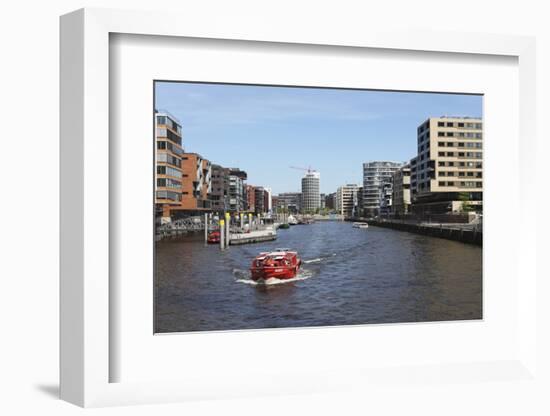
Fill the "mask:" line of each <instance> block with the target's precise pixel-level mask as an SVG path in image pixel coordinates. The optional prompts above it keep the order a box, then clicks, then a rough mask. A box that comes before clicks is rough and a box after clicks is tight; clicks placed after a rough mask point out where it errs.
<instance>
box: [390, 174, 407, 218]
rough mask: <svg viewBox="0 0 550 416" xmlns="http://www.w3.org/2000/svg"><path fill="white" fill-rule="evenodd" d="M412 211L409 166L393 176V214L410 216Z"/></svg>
mask: <svg viewBox="0 0 550 416" xmlns="http://www.w3.org/2000/svg"><path fill="white" fill-rule="evenodd" d="M410 210H411V165H410V164H407V165H405V166H403V167H402V168H400V169H398V170H396V171H395V172H394V174H393V195H392V204H391V212H392V214H408V213H409V212H410Z"/></svg>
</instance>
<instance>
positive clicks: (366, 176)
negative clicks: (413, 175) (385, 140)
mask: <svg viewBox="0 0 550 416" xmlns="http://www.w3.org/2000/svg"><path fill="white" fill-rule="evenodd" d="M402 166H403V163H400V162H389V161H374V162H366V163H363V211H364V215H366V216H369V217H370V216H376V215H379V214H380V210H381V209H383V210H387V209H388V204H390V205H391V193H392V191H391V190H392V188H391V183H392V179H393V174H394V172H395V171H396V170H398V169H399V168H401V167H402ZM388 196H389V200H388Z"/></svg>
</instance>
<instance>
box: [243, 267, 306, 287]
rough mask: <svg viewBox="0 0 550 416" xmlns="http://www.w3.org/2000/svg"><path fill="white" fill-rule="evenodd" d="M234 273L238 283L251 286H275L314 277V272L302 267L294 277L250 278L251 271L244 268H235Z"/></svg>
mask: <svg viewBox="0 0 550 416" xmlns="http://www.w3.org/2000/svg"><path fill="white" fill-rule="evenodd" d="M233 275H234V276H235V277H237V279H236V280H235V281H236V282H238V283H243V284H245V285H250V286H275V285H283V284H286V283H292V282H298V281H301V280H306V279H309V278H310V277H313V272H312V271H310V270H307V269H301V270H300V271H299V272H298V274H297V275H296V277H293V278H292V279H277V278H276V277H272V278H270V279H267V280H259V281H254V280H252V279H251V278H250V272H248V271H244V270H238V269H235V270H233Z"/></svg>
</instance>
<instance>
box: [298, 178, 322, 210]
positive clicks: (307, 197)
mask: <svg viewBox="0 0 550 416" xmlns="http://www.w3.org/2000/svg"><path fill="white" fill-rule="evenodd" d="M320 182H321V174H320V173H319V172H316V171H308V172H307V173H306V174H305V175H304V177H303V178H302V207H301V211H302V212H304V213H312V212H316V211H317V210H318V209H319V208H321V194H320V193H319V189H320Z"/></svg>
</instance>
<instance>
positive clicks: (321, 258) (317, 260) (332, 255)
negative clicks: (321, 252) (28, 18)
mask: <svg viewBox="0 0 550 416" xmlns="http://www.w3.org/2000/svg"><path fill="white" fill-rule="evenodd" d="M334 256H336V253H333V254H331V255H330V256H327V257H317V258H316V259H311V260H303V261H302V262H303V263H304V264H311V263H319V262H321V261H323V260H327V259H329V258H331V257H334Z"/></svg>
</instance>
